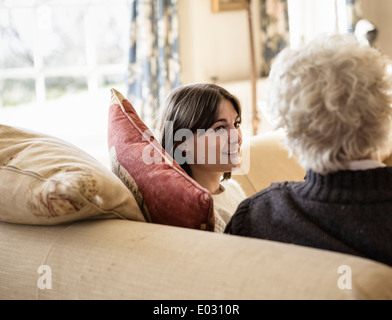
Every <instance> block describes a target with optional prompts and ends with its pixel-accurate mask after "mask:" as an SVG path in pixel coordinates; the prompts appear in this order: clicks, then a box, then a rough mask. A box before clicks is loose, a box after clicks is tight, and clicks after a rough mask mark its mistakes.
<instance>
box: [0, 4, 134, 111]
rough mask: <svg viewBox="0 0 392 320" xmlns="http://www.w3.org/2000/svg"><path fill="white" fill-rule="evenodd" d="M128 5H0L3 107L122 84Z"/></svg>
mask: <svg viewBox="0 0 392 320" xmlns="http://www.w3.org/2000/svg"><path fill="white" fill-rule="evenodd" d="M128 6H129V4H128V1H127V0H112V1H104V0H50V1H48V0H8V1H7V0H3V1H1V0H0V68H1V73H0V107H1V106H13V105H18V104H25V103H30V102H38V103H43V102H45V101H46V100H50V99H55V98H58V97H60V96H63V95H65V94H68V93H70V92H80V91H86V90H88V91H89V92H92V93H94V92H95V91H96V90H98V89H99V88H101V87H105V86H112V85H113V84H119V83H121V85H122V83H123V82H124V79H125V75H126V68H127V67H126V65H127V64H126V57H127V45H128V40H127V36H128V28H129V17H128V15H129V8H128ZM124 31H125V32H124Z"/></svg>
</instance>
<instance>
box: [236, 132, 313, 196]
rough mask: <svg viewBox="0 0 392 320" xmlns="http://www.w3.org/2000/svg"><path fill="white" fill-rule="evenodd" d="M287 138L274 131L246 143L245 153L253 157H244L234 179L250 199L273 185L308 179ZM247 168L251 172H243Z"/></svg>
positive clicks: (252, 138) (254, 137)
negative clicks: (285, 142) (292, 153)
mask: <svg viewBox="0 0 392 320" xmlns="http://www.w3.org/2000/svg"><path fill="white" fill-rule="evenodd" d="M283 139H284V135H283V134H282V133H281V132H280V131H271V132H266V133H263V134H259V135H257V136H253V137H251V138H250V141H249V142H248V143H247V144H244V146H243V148H244V150H243V153H249V157H244V164H243V165H242V167H241V168H239V169H238V171H237V172H236V174H235V175H233V179H234V180H236V181H237V182H238V183H239V184H240V185H241V186H242V188H243V189H244V191H245V193H246V195H247V196H248V197H250V196H251V195H253V194H255V193H256V192H258V191H260V190H262V189H265V188H267V187H269V186H270V185H271V183H273V182H281V181H302V180H304V178H305V175H306V172H305V170H304V168H303V167H301V166H300V165H299V163H298V162H297V161H296V160H295V159H294V158H292V157H289V153H288V150H287V148H286V146H285V144H284V142H283ZM246 148H250V150H246ZM250 159H251V161H250ZM245 161H250V163H245ZM244 168H246V170H248V172H245V171H243V170H244Z"/></svg>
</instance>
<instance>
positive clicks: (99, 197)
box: [0, 125, 145, 225]
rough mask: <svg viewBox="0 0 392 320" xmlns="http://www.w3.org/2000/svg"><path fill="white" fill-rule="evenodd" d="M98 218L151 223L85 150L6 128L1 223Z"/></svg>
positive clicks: (1, 145)
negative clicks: (147, 221)
mask: <svg viewBox="0 0 392 320" xmlns="http://www.w3.org/2000/svg"><path fill="white" fill-rule="evenodd" d="M93 217H94V218H97V217H100V218H101V217H102V218H103V217H105V218H106V217H107V218H109V217H117V218H121V219H128V220H136V221H145V219H144V216H143V214H142V213H141V211H140V209H139V206H138V204H137V202H136V200H135V198H134V196H133V195H132V193H131V192H130V191H129V190H128V189H127V188H126V186H125V185H124V184H123V183H122V182H121V180H120V179H119V178H117V176H116V175H115V174H113V173H112V172H111V171H110V170H109V169H108V168H106V167H105V166H104V165H103V164H101V163H100V162H99V161H98V160H96V159H95V158H93V157H92V156H90V155H89V154H87V153H86V152H84V151H83V150H81V149H79V148H78V147H76V146H74V145H72V144H70V143H68V142H66V141H63V140H61V139H58V138H55V137H51V136H48V135H44V134H41V133H37V132H33V131H30V130H25V129H20V128H15V127H10V126H5V125H0V221H4V222H11V223H23V224H35V225H37V224H39V225H54V224H60V223H66V222H72V221H76V220H81V219H87V218H93Z"/></svg>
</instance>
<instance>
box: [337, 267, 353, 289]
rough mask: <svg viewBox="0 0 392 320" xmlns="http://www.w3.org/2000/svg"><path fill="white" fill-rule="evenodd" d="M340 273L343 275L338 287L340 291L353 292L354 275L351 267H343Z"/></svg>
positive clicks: (339, 269)
mask: <svg viewBox="0 0 392 320" xmlns="http://www.w3.org/2000/svg"><path fill="white" fill-rule="evenodd" d="M338 273H339V274H342V275H341V276H340V277H339V279H338V287H339V289H340V290H351V289H352V288H353V273H352V270H351V267H349V266H346V265H341V266H339V268H338Z"/></svg>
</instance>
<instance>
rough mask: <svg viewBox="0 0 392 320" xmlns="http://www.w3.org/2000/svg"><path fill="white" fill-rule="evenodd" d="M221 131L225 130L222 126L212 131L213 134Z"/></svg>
mask: <svg viewBox="0 0 392 320" xmlns="http://www.w3.org/2000/svg"><path fill="white" fill-rule="evenodd" d="M221 130H225V127H224V126H219V127H216V128H215V129H214V131H215V132H218V131H221Z"/></svg>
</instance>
